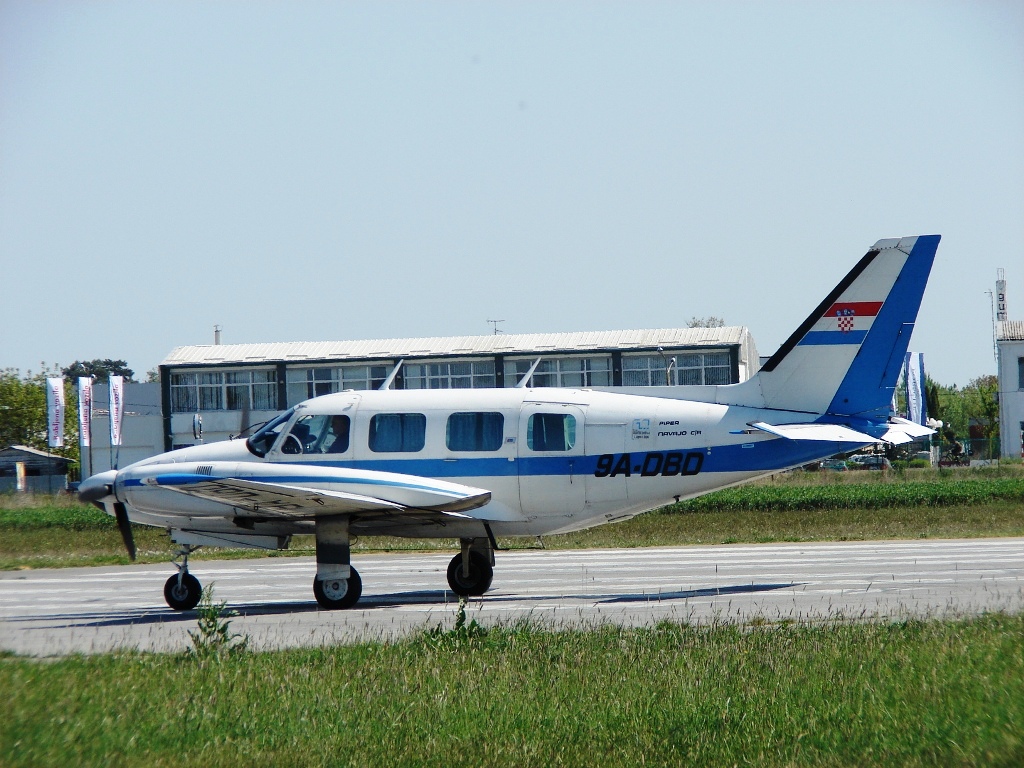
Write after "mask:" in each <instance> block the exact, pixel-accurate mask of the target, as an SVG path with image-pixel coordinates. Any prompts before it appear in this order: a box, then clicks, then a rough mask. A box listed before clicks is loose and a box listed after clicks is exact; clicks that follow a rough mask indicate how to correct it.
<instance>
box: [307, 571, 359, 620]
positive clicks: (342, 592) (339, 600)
mask: <svg viewBox="0 0 1024 768" xmlns="http://www.w3.org/2000/svg"><path fill="white" fill-rule="evenodd" d="M362 594H363V580H362V579H361V578H359V571H357V570H356V569H355V568H351V567H350V568H349V577H348V578H347V579H328V580H327V581H326V582H323V581H321V580H320V579H316V578H314V579H313V596H314V597H315V598H316V601H317V602H318V603H319V604H320V607H321V608H324V609H326V610H328V611H340V610H344V609H345V608H351V607H352V606H353V605H355V604H356V603H357V602H358V601H359V597H360V595H362Z"/></svg>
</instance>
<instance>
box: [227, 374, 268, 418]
mask: <svg viewBox="0 0 1024 768" xmlns="http://www.w3.org/2000/svg"><path fill="white" fill-rule="evenodd" d="M224 389H225V396H226V401H227V409H228V410H229V411H244V410H246V409H247V408H248V409H251V410H254V411H276V410H277V377H276V375H275V373H274V371H228V372H227V373H225V374H224Z"/></svg>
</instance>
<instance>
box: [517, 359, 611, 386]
mask: <svg viewBox="0 0 1024 768" xmlns="http://www.w3.org/2000/svg"><path fill="white" fill-rule="evenodd" d="M536 359H537V358H536V357H533V358H522V359H518V360H506V361H505V386H506V387H514V386H516V384H518V383H519V381H520V379H522V378H523V376H525V375H526V373H527V372H528V371H529V370H530V366H532V365H533V361H534V360H536ZM611 383H612V359H611V357H610V356H602V357H545V358H544V359H542V360H541V361H540V364H539V365H538V366H537V369H536V370H535V371H534V372H533V376H532V377H531V381H530V386H531V387H607V386H610V385H611Z"/></svg>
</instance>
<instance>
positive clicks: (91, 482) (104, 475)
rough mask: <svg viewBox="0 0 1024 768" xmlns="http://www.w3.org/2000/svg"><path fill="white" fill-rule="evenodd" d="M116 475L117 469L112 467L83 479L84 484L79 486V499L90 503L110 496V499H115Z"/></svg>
mask: <svg viewBox="0 0 1024 768" xmlns="http://www.w3.org/2000/svg"><path fill="white" fill-rule="evenodd" d="M116 477H117V470H116V469H110V470H107V471H106V472H100V473H99V474H95V475H93V476H92V477H90V478H89V479H88V480H83V481H82V484H81V485H79V486H78V500H79V501H84V502H86V503H87V504H89V503H95V502H98V501H103V500H104V499H106V498H108V497H109V499H110V501H113V500H114V498H113V496H114V479H115V478H116Z"/></svg>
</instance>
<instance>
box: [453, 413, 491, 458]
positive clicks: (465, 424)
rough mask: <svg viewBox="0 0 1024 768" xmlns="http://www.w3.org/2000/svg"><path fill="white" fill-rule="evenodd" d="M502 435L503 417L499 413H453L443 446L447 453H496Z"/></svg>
mask: <svg viewBox="0 0 1024 768" xmlns="http://www.w3.org/2000/svg"><path fill="white" fill-rule="evenodd" d="M504 434H505V417H504V416H502V415H501V414H500V413H453V414H452V415H451V416H449V417H448V427H447V429H446V431H445V444H446V445H447V446H448V450H449V451H496V450H498V449H499V448H501V442H502V439H503V438H504Z"/></svg>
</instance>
